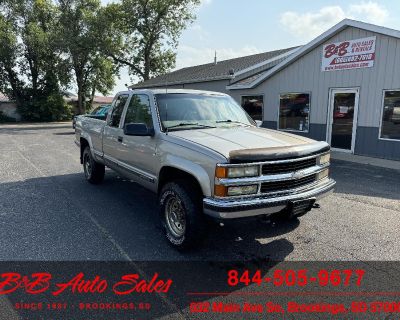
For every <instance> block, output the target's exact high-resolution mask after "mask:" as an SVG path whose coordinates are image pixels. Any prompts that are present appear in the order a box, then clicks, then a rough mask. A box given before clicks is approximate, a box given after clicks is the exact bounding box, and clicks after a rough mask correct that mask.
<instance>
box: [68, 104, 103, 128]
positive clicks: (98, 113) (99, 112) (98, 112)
mask: <svg viewBox="0 0 400 320" xmlns="http://www.w3.org/2000/svg"><path fill="white" fill-rule="evenodd" d="M110 108H111V104H106V105H101V106H98V107H97V108H95V109H94V110H93V111H92V112H90V113H88V114H85V116H86V117H89V118H95V119H99V120H106V118H107V114H108V111H109V110H110ZM77 117H78V116H77V115H76V116H74V117H73V118H72V128H73V129H75V126H76V118H77Z"/></svg>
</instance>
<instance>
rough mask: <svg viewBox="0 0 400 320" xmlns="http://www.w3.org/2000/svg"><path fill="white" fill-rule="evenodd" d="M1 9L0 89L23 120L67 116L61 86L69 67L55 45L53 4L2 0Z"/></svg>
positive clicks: (38, 1)
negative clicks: (11, 100) (14, 102)
mask: <svg viewBox="0 0 400 320" xmlns="http://www.w3.org/2000/svg"><path fill="white" fill-rule="evenodd" d="M0 9H1V12H2V15H1V24H2V28H1V31H0V32H1V34H2V36H1V37H2V39H3V40H4V43H5V44H6V45H5V46H4V47H3V48H4V51H3V52H2V53H0V64H1V65H2V68H1V71H0V72H1V74H2V75H3V76H2V77H1V80H0V81H1V83H0V87H1V89H2V90H3V91H4V92H5V93H6V94H7V95H8V96H9V97H11V98H14V99H15V100H16V102H17V106H18V109H19V111H20V113H21V115H22V117H23V118H24V119H26V120H59V119H61V118H65V117H69V114H68V113H69V112H68V109H67V107H66V104H65V103H64V100H63V99H62V95H61V89H60V85H61V84H64V85H66V83H68V70H66V69H65V65H64V64H63V59H62V57H61V52H60V51H59V50H57V48H56V46H55V39H56V38H55V37H54V31H55V29H56V27H57V8H56V6H55V5H54V4H53V3H52V2H51V1H50V0H29V1H27V0H5V1H2V3H1V5H0ZM3 27H4V28H3ZM2 43H3V41H2Z"/></svg>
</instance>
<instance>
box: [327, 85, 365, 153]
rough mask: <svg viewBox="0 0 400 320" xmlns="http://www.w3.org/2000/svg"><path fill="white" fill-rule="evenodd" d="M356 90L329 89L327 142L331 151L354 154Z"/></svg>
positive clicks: (357, 93) (356, 111)
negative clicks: (336, 150) (337, 150)
mask: <svg viewBox="0 0 400 320" xmlns="http://www.w3.org/2000/svg"><path fill="white" fill-rule="evenodd" d="M358 95H359V92H358V89H357V88H356V89H331V91H330V99H329V106H330V108H329V117H328V120H329V121H328V135H327V137H328V140H329V141H328V142H329V143H330V145H331V147H332V148H333V149H339V150H343V151H348V152H354V145H355V139H356V130H357V114H358Z"/></svg>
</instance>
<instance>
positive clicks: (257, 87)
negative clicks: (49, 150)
mask: <svg viewBox="0 0 400 320" xmlns="http://www.w3.org/2000/svg"><path fill="white" fill-rule="evenodd" d="M166 86H167V87H173V88H187V89H199V90H211V91H218V92H224V93H227V94H229V95H231V96H232V97H233V98H234V99H235V100H236V101H237V102H238V103H240V104H241V105H242V106H243V107H244V108H245V109H246V110H247V111H248V112H249V114H250V115H251V116H252V117H253V118H254V119H255V120H261V121H262V126H264V127H266V128H272V129H278V130H282V131H288V132H292V133H295V134H300V135H303V136H306V137H310V138H312V139H316V140H323V141H327V142H329V143H330V144H331V146H332V148H333V149H337V150H340V151H343V152H351V153H354V154H358V155H366V156H372V157H379V158H386V159H394V160H400V31H397V30H392V29H388V28H384V27H380V26H376V25H372V24H367V23H363V22H359V21H354V20H348V19H346V20H343V21H341V22H340V23H338V24H337V25H335V26H333V27H332V28H331V29H329V30H328V31H326V32H324V33H323V34H321V35H320V36H318V37H317V38H315V39H314V40H312V41H311V42H309V43H308V44H306V45H304V46H300V47H293V48H287V49H282V50H276V51H272V52H265V53H261V54H256V55H251V56H247V57H241V58H236V59H230V60H225V61H217V60H216V59H215V61H214V62H212V63H208V64H204V65H200V66H194V67H189V68H183V69H180V70H176V71H174V72H171V73H168V74H165V75H163V76H159V77H157V78H153V79H150V80H148V81H145V82H141V83H138V84H136V85H133V86H131V88H160V87H166Z"/></svg>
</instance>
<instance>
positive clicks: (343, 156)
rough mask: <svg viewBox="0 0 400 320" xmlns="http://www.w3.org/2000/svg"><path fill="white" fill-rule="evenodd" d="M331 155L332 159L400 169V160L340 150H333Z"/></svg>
mask: <svg viewBox="0 0 400 320" xmlns="http://www.w3.org/2000/svg"><path fill="white" fill-rule="evenodd" d="M331 156H332V159H334V160H342V161H350V162H354V163H360V164H369V165H371V166H376V167H381V168H388V169H394V170H399V171H400V161H395V160H386V159H380V158H371V157H365V156H358V155H355V154H351V153H346V152H339V151H332V152H331Z"/></svg>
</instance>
